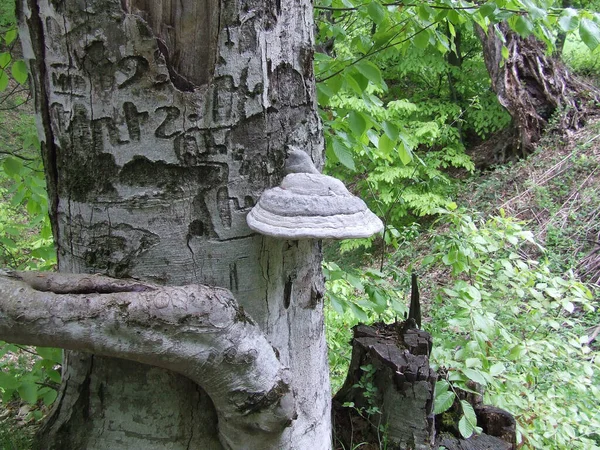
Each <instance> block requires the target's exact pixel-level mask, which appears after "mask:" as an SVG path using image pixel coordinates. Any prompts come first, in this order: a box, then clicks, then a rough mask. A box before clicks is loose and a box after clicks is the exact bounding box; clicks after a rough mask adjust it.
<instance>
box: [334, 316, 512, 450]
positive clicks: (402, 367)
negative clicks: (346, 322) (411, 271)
mask: <svg viewBox="0 0 600 450" xmlns="http://www.w3.org/2000/svg"><path fill="white" fill-rule="evenodd" d="M413 327H414V321H411V320H410V318H409V320H407V321H406V322H405V323H404V324H402V323H400V324H390V325H386V324H383V323H378V324H374V325H373V326H370V327H369V326H365V325H358V326H357V327H355V328H354V339H353V340H352V361H351V363H350V368H349V369H348V376H347V378H346V381H345V382H344V385H343V386H342V388H341V389H340V390H339V392H338V393H337V394H336V395H335V397H334V399H333V405H332V406H333V421H334V429H335V439H336V442H335V445H336V448H353V445H356V444H359V443H365V445H363V446H361V448H364V449H379V448H381V444H382V443H385V445H386V447H385V448H388V449H411V450H413V449H414V450H418V449H422V450H425V449H434V448H435V449H437V448H439V447H440V446H444V447H445V448H446V449H448V450H484V449H486V450H512V449H514V448H515V442H516V437H515V420H514V418H513V417H512V415H510V414H509V413H508V412H506V411H504V410H502V409H500V408H495V407H493V406H486V405H483V404H481V398H482V397H481V396H480V395H475V396H474V397H473V398H471V397H469V396H468V395H467V396H465V397H464V399H465V400H467V401H469V402H470V403H471V404H472V405H473V407H474V409H475V413H476V415H477V424H478V426H480V427H481V428H482V429H483V433H482V434H480V435H475V436H472V437H471V438H469V439H462V438H460V437H458V436H455V435H454V434H453V432H454V431H455V430H453V429H451V428H448V427H444V426H443V424H441V423H439V424H436V421H435V417H434V415H433V399H434V388H435V383H436V381H437V378H438V374H437V373H436V372H435V371H434V370H433V369H431V368H430V366H429V354H430V352H431V348H432V338H431V335H430V334H429V333H427V332H425V331H422V330H419V329H416V328H413ZM473 391H479V390H478V389H476V388H475V387H474V388H473ZM457 402H458V400H457ZM338 444H339V446H338Z"/></svg>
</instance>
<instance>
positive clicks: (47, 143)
mask: <svg viewBox="0 0 600 450" xmlns="http://www.w3.org/2000/svg"><path fill="white" fill-rule="evenodd" d="M17 9H18V16H19V21H20V34H21V38H22V42H23V47H24V55H25V59H26V60H27V62H28V64H29V66H30V69H31V73H32V77H31V79H32V88H33V89H32V90H33V91H34V98H35V105H36V110H37V115H38V128H39V134H40V138H41V142H42V151H43V157H44V162H45V166H46V172H47V182H48V192H49V199H50V205H51V211H50V214H51V220H52V224H53V230H54V235H55V240H56V244H57V250H58V261H59V271H60V272H63V273H102V274H106V275H110V276H112V277H117V278H136V279H139V280H144V282H153V283H155V284H158V285H167V286H181V285H189V284H203V285H209V286H220V287H223V288H226V289H229V290H230V291H231V292H232V294H233V296H234V297H235V298H236V300H237V303H239V305H240V306H241V307H242V308H243V310H244V311H245V313H247V314H248V315H249V316H250V317H251V318H252V320H253V321H254V322H255V323H256V324H257V326H258V327H259V329H260V330H261V331H262V333H263V334H264V336H265V338H266V340H267V341H268V342H269V344H270V345H271V346H272V347H273V348H274V350H275V354H276V355H277V358H278V360H279V363H280V364H281V366H282V367H284V368H286V370H287V371H288V373H289V386H290V392H291V393H292V395H293V403H294V407H295V414H294V415H293V420H292V421H291V423H290V424H289V426H288V427H286V428H285V429H284V430H283V431H281V430H280V431H277V432H274V433H267V434H266V435H265V433H264V430H263V431H261V432H260V433H257V436H259V437H257V438H256V440H255V441H252V439H251V438H249V437H248V436H249V433H248V430H245V429H244V422H243V420H240V421H238V422H237V423H236V422H235V421H231V422H230V423H227V428H228V429H227V432H225V433H224V432H223V429H221V428H222V427H223V426H224V424H223V421H222V420H220V419H219V417H220V416H219V413H220V412H221V411H217V410H215V406H217V407H218V405H217V402H216V401H215V402H213V400H214V399H213V400H211V398H210V397H209V395H207V393H206V391H205V389H203V386H202V381H201V380H192V379H190V378H189V377H187V376H183V375H181V374H179V373H176V372H174V371H172V370H168V369H164V368H160V367H156V366H151V365H145V364H141V363H138V362H133V361H127V360H125V359H119V358H115V357H113V356H114V355H107V354H106V352H103V355H105V356H101V355H99V354H89V353H83V352H68V353H67V354H66V357H65V366H64V373H63V384H62V387H61V391H60V394H59V398H58V400H57V402H56V404H55V408H54V411H53V413H52V415H51V417H50V419H49V420H48V422H47V423H46V424H45V426H44V427H43V429H42V439H41V440H40V446H41V447H42V448H49V449H65V448H72V449H108V448H110V449H161V450H162V449H173V450H175V449H221V448H261V449H268V448H272V449H306V448H314V449H321V448H322V449H327V448H330V445H331V444H330V413H329V410H330V394H329V381H328V373H327V360H326V345H325V340H324V330H323V315H322V295H323V294H322V292H323V279H322V275H321V271H320V261H321V249H320V244H319V243H318V242H315V241H310V240H303V241H281V240H276V239H271V238H266V237H263V236H259V235H256V234H255V233H252V232H251V231H250V230H249V229H248V227H247V225H246V222H245V216H246V214H247V212H248V211H249V209H250V208H251V207H252V206H253V205H254V203H255V202H256V201H257V199H258V197H259V196H260V194H261V193H262V192H263V191H264V190H265V189H266V188H269V187H272V186H274V185H275V184H278V183H279V181H280V180H281V179H282V177H283V166H284V161H285V156H286V152H287V148H288V147H289V146H295V147H299V148H303V149H305V150H306V151H307V152H308V153H309V154H310V155H311V157H312V159H313V161H314V162H315V163H316V165H317V167H320V166H321V164H322V148H323V143H322V137H321V126H320V123H319V119H318V115H317V112H316V104H315V101H316V100H315V99H316V97H315V93H314V78H313V74H312V44H313V36H312V5H311V4H310V2H309V1H308V0H292V1H289V2H280V1H278V0H262V1H261V0H232V1H219V0H203V1H198V0H182V1H178V2H174V1H173V2H171V1H169V0H157V1H152V2H149V1H144V0H121V1H117V0H86V1H76V0H19V2H18V8H17ZM284 297H287V298H286V299H285V301H284ZM169 301H171V300H169ZM99 319H100V318H99ZM148 320H149V321H150V323H151V324H152V323H154V322H152V321H153V320H155V319H154V318H152V317H150V318H149V319H148ZM156 323H159V321H156ZM128 330H129V327H128V326H125V327H119V328H116V329H115V330H114V333H115V336H114V339H115V342H120V341H123V340H124V341H128V342H132V341H133V342H135V341H136V340H139V341H140V345H147V344H148V342H146V341H144V340H143V338H140V337H138V336H135V335H132V334H131V333H130V332H129V331H128ZM158 344H159V343H157V348H160V345H158ZM174 345H177V344H174ZM235 350H236V349H235V347H234V346H231V349H230V351H231V352H234V353H235ZM144 362H147V361H144ZM163 367H164V366H163ZM225 377H226V374H224V378H225ZM247 394H249V393H247ZM229 401H230V402H232V403H234V402H235V401H236V399H235V398H231V399H229ZM236 427H237V428H238V429H240V430H242V432H241V433H240V434H239V435H236V433H235V429H236ZM219 430H220V431H221V432H220V433H219ZM250 434H251V433H250Z"/></svg>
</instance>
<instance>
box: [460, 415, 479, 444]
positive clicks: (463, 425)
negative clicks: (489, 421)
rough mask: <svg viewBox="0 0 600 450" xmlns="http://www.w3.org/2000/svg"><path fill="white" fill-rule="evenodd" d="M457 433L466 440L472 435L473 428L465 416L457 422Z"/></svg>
mask: <svg viewBox="0 0 600 450" xmlns="http://www.w3.org/2000/svg"><path fill="white" fill-rule="evenodd" d="M458 431H459V432H460V435H461V436H462V437H463V438H465V439H468V438H470V437H471V436H472V435H473V432H474V431H475V427H474V426H473V425H471V423H470V422H469V421H468V420H467V418H466V417H465V416H462V417H461V418H460V420H459V421H458Z"/></svg>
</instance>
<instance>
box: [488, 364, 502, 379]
mask: <svg viewBox="0 0 600 450" xmlns="http://www.w3.org/2000/svg"><path fill="white" fill-rule="evenodd" d="M505 370H506V366H505V365H504V364H502V363H501V362H497V363H496V364H494V365H493V366H492V367H490V375H492V376H494V377H495V376H498V375H500V374H501V373H502V372H504V371H505Z"/></svg>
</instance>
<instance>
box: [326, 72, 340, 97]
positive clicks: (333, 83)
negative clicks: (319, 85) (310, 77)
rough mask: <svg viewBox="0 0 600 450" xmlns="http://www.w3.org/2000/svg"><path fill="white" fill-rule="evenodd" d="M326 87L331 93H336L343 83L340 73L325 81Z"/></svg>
mask: <svg viewBox="0 0 600 450" xmlns="http://www.w3.org/2000/svg"><path fill="white" fill-rule="evenodd" d="M325 83H326V84H327V87H328V88H329V89H330V90H331V92H332V93H333V94H337V93H338V92H339V90H340V89H341V88H342V85H343V84H344V78H343V77H342V76H341V75H336V76H335V77H332V78H330V79H329V80H327V81H326V82H325Z"/></svg>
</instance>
